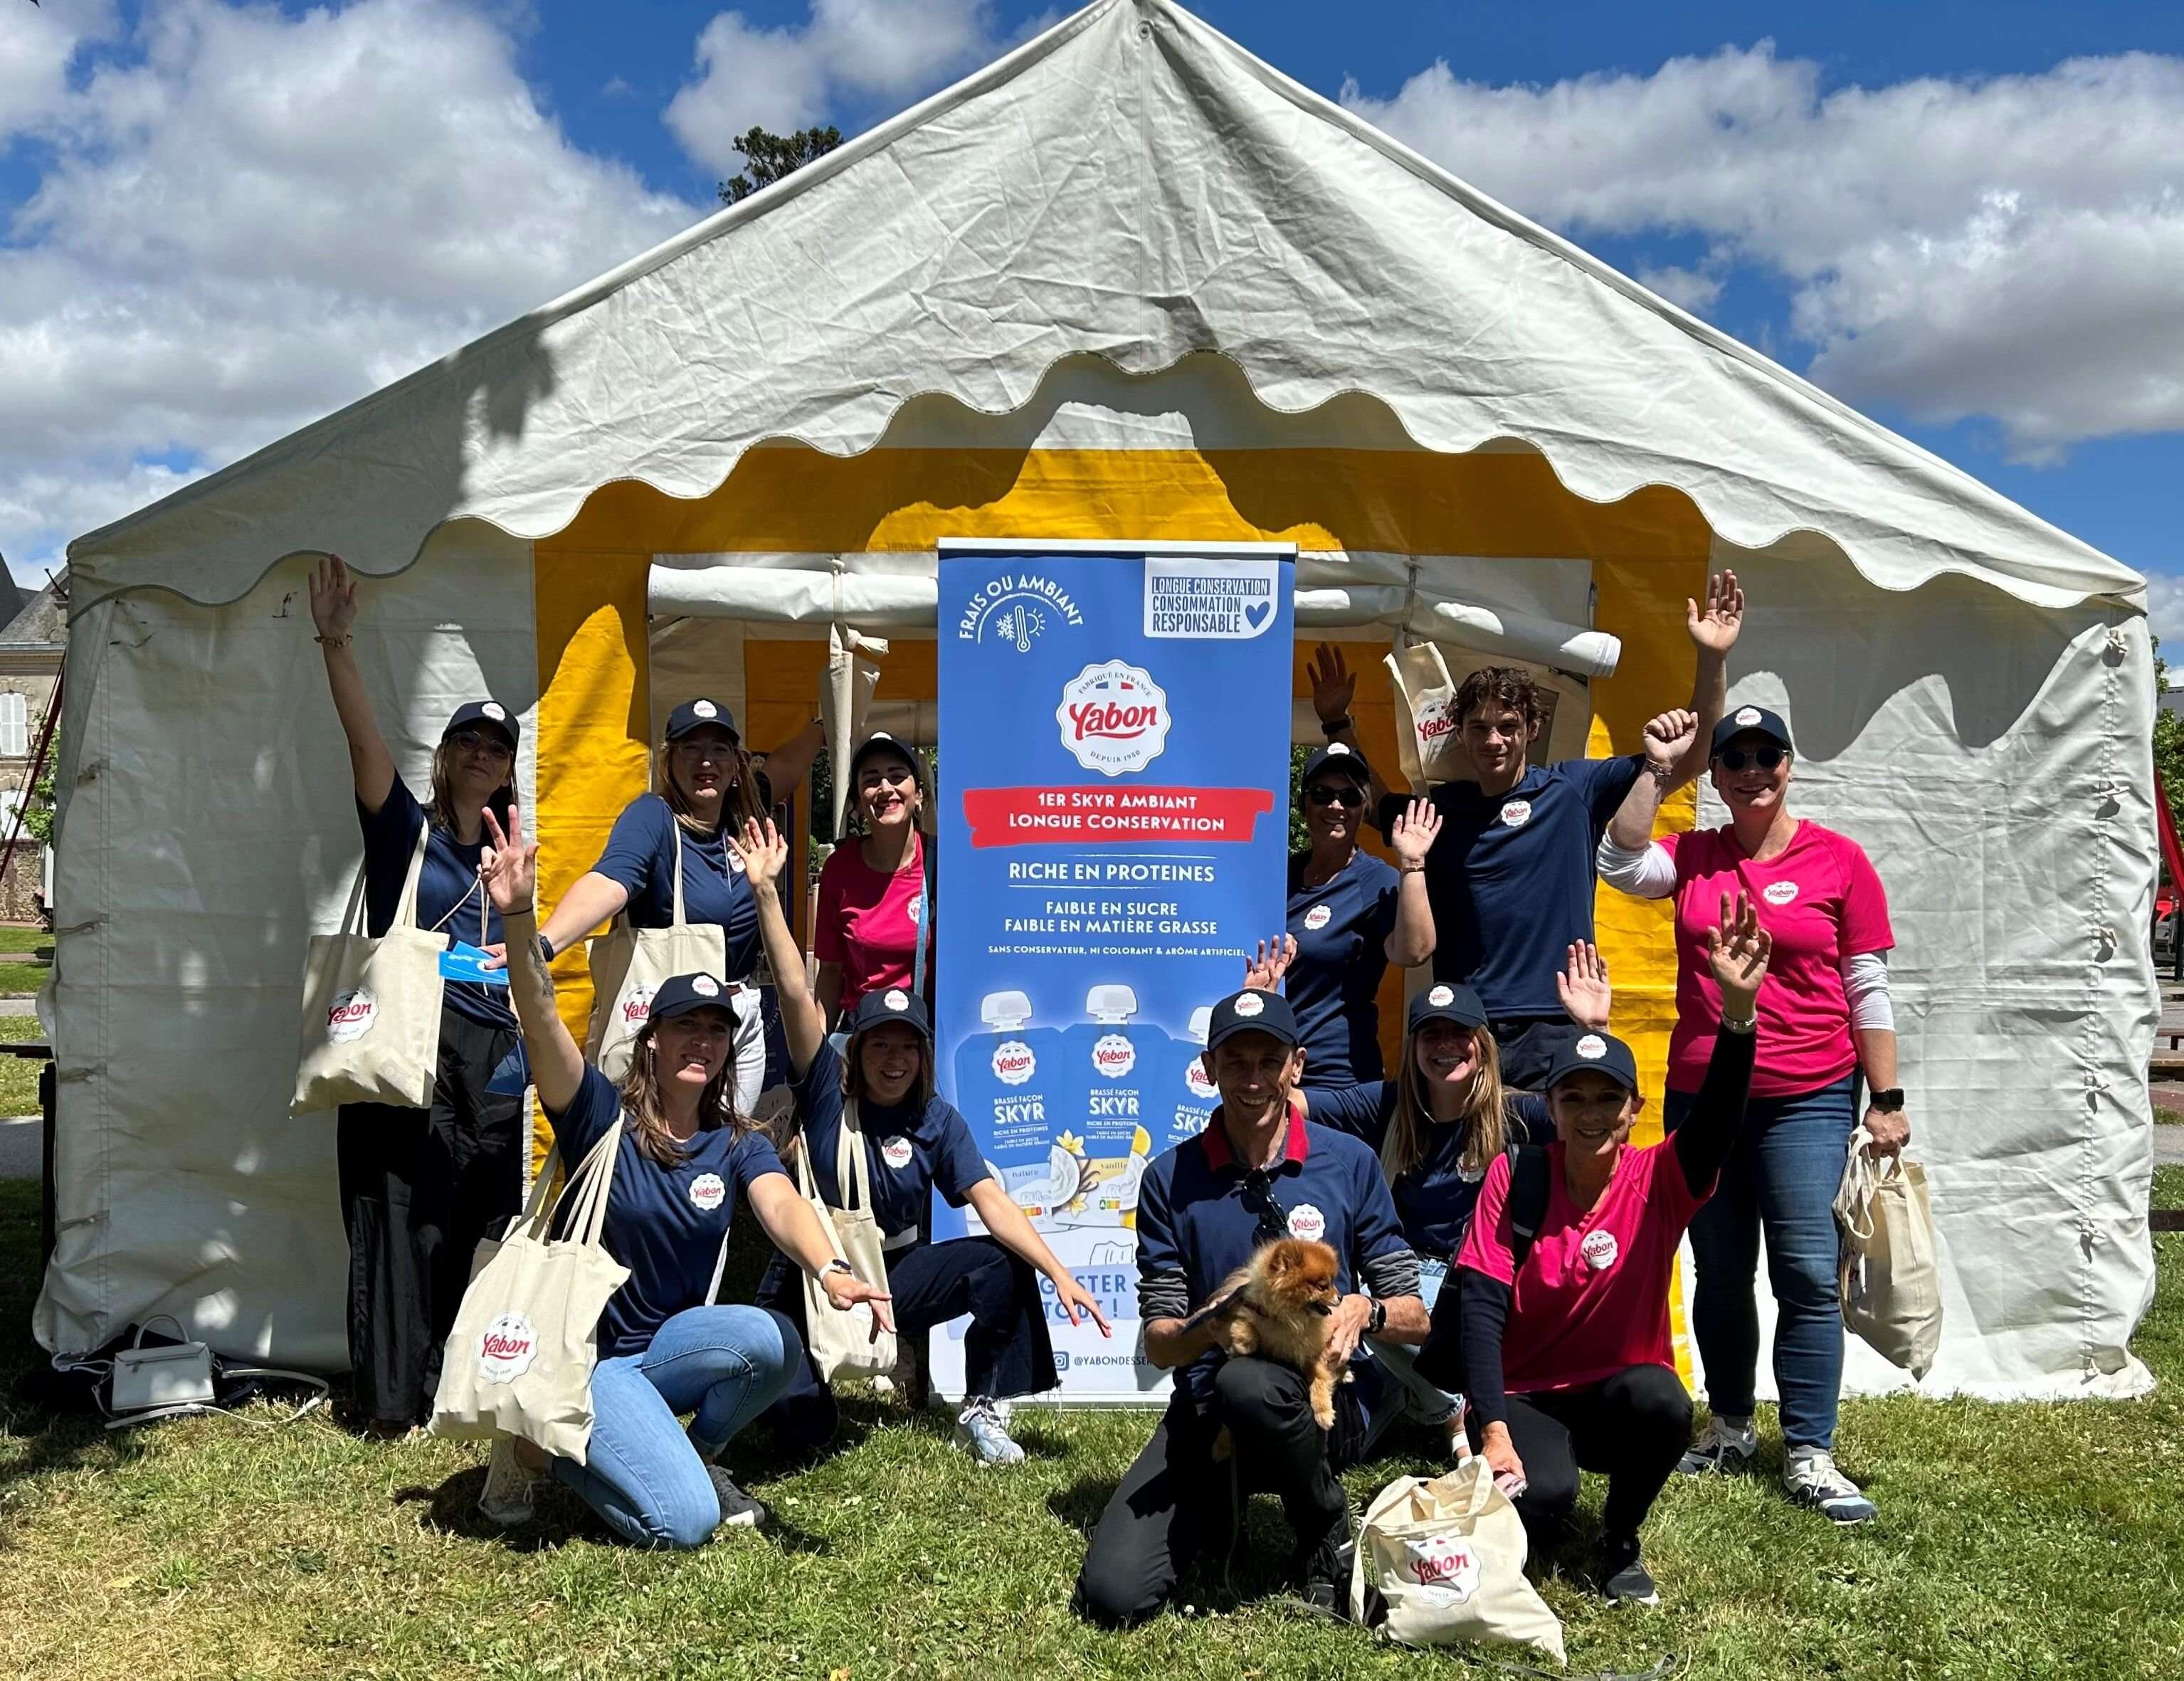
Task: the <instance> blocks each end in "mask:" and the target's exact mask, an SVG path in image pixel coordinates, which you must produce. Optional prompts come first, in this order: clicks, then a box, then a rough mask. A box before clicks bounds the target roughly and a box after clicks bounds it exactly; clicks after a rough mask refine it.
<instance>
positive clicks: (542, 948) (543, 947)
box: [538, 934, 554, 963]
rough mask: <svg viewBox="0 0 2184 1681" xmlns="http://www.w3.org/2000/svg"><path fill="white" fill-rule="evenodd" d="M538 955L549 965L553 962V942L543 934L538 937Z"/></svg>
mask: <svg viewBox="0 0 2184 1681" xmlns="http://www.w3.org/2000/svg"><path fill="white" fill-rule="evenodd" d="M538 955H540V956H541V957H543V958H544V959H545V960H547V961H548V962H549V963H551V962H552V961H553V960H554V942H553V941H551V940H549V939H548V938H546V936H545V935H543V934H541V935H539V936H538Z"/></svg>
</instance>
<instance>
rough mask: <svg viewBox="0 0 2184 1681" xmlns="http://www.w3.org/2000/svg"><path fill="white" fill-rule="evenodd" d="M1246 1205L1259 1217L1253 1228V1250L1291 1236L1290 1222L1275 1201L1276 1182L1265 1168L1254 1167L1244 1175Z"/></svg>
mask: <svg viewBox="0 0 2184 1681" xmlns="http://www.w3.org/2000/svg"><path fill="white" fill-rule="evenodd" d="M1244 1204H1245V1207H1247V1208H1249V1209H1250V1210H1251V1211H1252V1213H1253V1214H1255V1215H1256V1216H1258V1223H1257V1224H1256V1225H1255V1226H1254V1227H1252V1228H1251V1247H1252V1248H1254V1249H1263V1248H1264V1247H1265V1246H1266V1245H1267V1244H1278V1243H1279V1242H1281V1240H1282V1239H1283V1238H1286V1237H1287V1236H1289V1234H1290V1222H1289V1220H1288V1218H1287V1216H1284V1214H1283V1213H1282V1210H1281V1205H1280V1204H1279V1203H1278V1202H1276V1201H1275V1200H1274V1182H1273V1177H1271V1176H1270V1175H1269V1174H1268V1172H1267V1170H1266V1169H1265V1168H1263V1167H1254V1168H1252V1169H1251V1170H1250V1171H1249V1172H1246V1173H1245V1175H1244Z"/></svg>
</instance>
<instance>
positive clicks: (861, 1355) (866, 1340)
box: [796, 1098, 895, 1383]
mask: <svg viewBox="0 0 2184 1681" xmlns="http://www.w3.org/2000/svg"><path fill="white" fill-rule="evenodd" d="M834 1162H835V1179H834V1189H835V1194H836V1196H837V1197H838V1199H839V1200H840V1202H841V1206H840V1207H839V1208H829V1207H828V1206H827V1200H826V1199H825V1198H823V1197H822V1196H821V1195H820V1194H819V1189H818V1186H817V1184H816V1183H815V1182H814V1181H813V1179H812V1177H811V1147H810V1146H809V1145H808V1144H799V1146H798V1148H797V1151H796V1188H797V1189H798V1190H799V1191H800V1192H802V1193H803V1195H804V1200H805V1201H806V1202H808V1203H810V1204H811V1209H812V1211H813V1212H814V1213H815V1214H816V1215H817V1216H819V1224H820V1227H821V1228H822V1230H823V1231H824V1232H825V1233H827V1242H828V1244H831V1245H832V1246H833V1250H834V1254H835V1255H836V1257H837V1258H838V1259H840V1260H843V1261H848V1262H849V1263H850V1270H851V1271H852V1272H855V1274H856V1275H857V1277H860V1278H861V1279H863V1280H864V1281H865V1283H867V1284H874V1285H877V1286H878V1287H879V1288H880V1289H886V1288H887V1253H886V1250H884V1249H883V1247H882V1244H881V1233H880V1222H879V1221H878V1220H877V1218H876V1217H875V1216H873V1213H872V1163H871V1162H870V1161H867V1160H866V1155H865V1134H864V1129H863V1127H861V1125H860V1124H859V1122H858V1119H857V1105H856V1099H854V1098H852V1099H850V1101H849V1102H847V1103H846V1104H844V1105H843V1108H842V1130H841V1133H839V1135H838V1137H837V1138H836V1140H835V1144H834ZM804 1345H805V1347H806V1348H808V1349H809V1350H811V1358H812V1361H813V1362H814V1363H815V1364H816V1366H817V1367H818V1368H819V1375H820V1377H821V1378H824V1379H825V1380H826V1381H827V1382H828V1383H832V1382H833V1380H834V1379H835V1378H871V1377H877V1376H880V1375H883V1374H884V1373H887V1372H893V1371H894V1362H895V1345H894V1333H893V1332H892V1331H883V1332H881V1333H879V1336H878V1337H877V1339H874V1337H873V1336H872V1305H871V1304H870V1303H868V1302H859V1303H858V1304H857V1305H855V1307H853V1308H851V1309H850V1311H848V1312H847V1313H837V1312H836V1311H834V1305H833V1303H832V1302H830V1301H829V1300H827V1292H826V1290H825V1289H823V1288H822V1286H821V1284H820V1283H819V1280H817V1279H816V1278H812V1277H806V1278H805V1281H804Z"/></svg>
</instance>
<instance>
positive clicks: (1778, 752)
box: [1714, 747, 1790, 771]
mask: <svg viewBox="0 0 2184 1681" xmlns="http://www.w3.org/2000/svg"><path fill="white" fill-rule="evenodd" d="M1789 756H1790V749H1788V748H1786V747H1755V748H1754V749H1752V751H1751V752H1749V753H1747V752H1746V751H1745V750H1744V749H1742V748H1741V747H1724V749H1722V750H1721V751H1720V752H1719V753H1717V754H1714V759H1715V760H1716V762H1717V763H1719V765H1720V766H1721V768H1722V769H1723V770H1724V771H1741V770H1742V769H1743V768H1744V767H1745V765H1746V764H1747V762H1748V763H1751V764H1754V765H1758V767H1759V768H1760V769H1761V770H1763V771H1778V770H1780V768H1781V766H1782V761H1783V760H1785V759H1787V758H1788V757H1789Z"/></svg>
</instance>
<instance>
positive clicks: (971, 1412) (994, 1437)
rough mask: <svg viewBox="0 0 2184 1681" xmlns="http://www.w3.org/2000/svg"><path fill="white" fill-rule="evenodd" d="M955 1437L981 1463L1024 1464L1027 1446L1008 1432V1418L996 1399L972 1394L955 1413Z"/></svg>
mask: <svg viewBox="0 0 2184 1681" xmlns="http://www.w3.org/2000/svg"><path fill="white" fill-rule="evenodd" d="M956 1440H957V1441H958V1442H960V1443H961V1444H963V1445H964V1446H965V1447H967V1448H968V1449H969V1450H971V1457H972V1458H973V1459H975V1460H977V1461H978V1463H979V1464H981V1465H1021V1464H1022V1462H1023V1456H1024V1450H1022V1448H1021V1447H1019V1446H1018V1445H1017V1443H1016V1441H1015V1439H1013V1438H1012V1437H1011V1436H1010V1434H1009V1427H1008V1424H1007V1422H1006V1421H1005V1420H1004V1419H1003V1418H1002V1417H1001V1415H1000V1411H999V1409H998V1408H996V1407H995V1405H994V1403H993V1402H992V1401H990V1400H988V1399H987V1398H986V1397H985V1396H983V1395H972V1397H971V1398H970V1399H969V1400H967V1401H965V1402H964V1403H963V1410H962V1411H961V1412H959V1413H957V1414H956Z"/></svg>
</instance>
